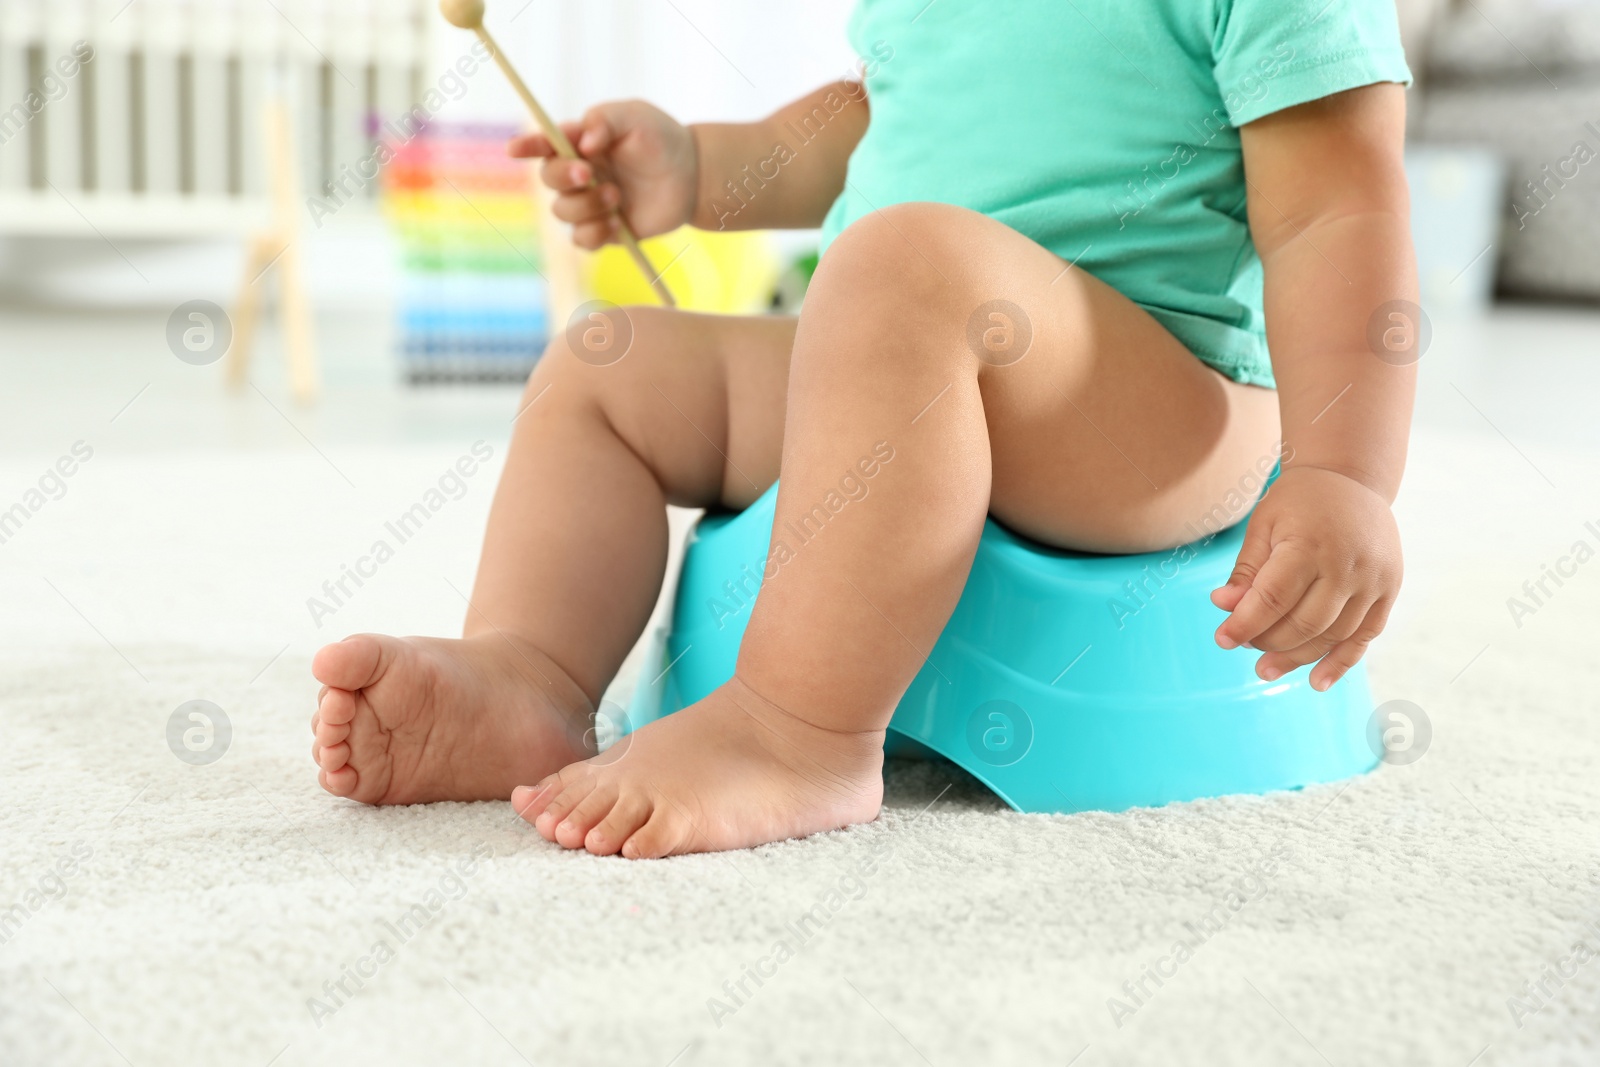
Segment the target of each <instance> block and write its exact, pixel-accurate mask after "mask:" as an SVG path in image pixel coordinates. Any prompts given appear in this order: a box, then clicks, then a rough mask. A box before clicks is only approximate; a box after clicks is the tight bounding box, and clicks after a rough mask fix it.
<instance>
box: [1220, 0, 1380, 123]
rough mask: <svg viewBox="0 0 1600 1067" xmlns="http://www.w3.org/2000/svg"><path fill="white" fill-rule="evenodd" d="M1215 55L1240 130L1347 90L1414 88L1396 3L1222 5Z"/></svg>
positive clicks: (1318, 0)
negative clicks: (1377, 86)
mask: <svg viewBox="0 0 1600 1067" xmlns="http://www.w3.org/2000/svg"><path fill="white" fill-rule="evenodd" d="M1212 56H1213V70H1214V72H1215V75H1216V79H1217V89H1218V91H1219V92H1220V93H1221V94H1222V101H1223V106H1224V107H1226V108H1227V111H1228V118H1229V120H1230V121H1231V122H1232V123H1233V124H1234V125H1235V126H1243V125H1244V124H1245V123H1247V122H1254V121H1255V120H1256V119H1259V118H1261V117H1262V116H1263V115H1270V114H1272V113H1273V112H1274V111H1282V110H1283V109H1284V108H1286V107H1293V106H1295V105H1296V104H1304V103H1306V102H1307V101H1310V100H1317V99H1320V98H1321V97H1324V96H1331V95H1332V94H1334V93H1340V92H1344V91H1345V90H1346V89H1355V88H1358V87H1360V86H1363V85H1373V84H1376V83H1378V82H1398V83H1400V84H1401V85H1410V84H1411V70H1410V68H1408V67H1407V66H1406V57H1405V52H1404V51H1402V50H1401V47H1400V25H1399V18H1398V16H1397V15H1396V13H1395V5H1394V0H1219V3H1218V24H1217V27H1216V36H1215V38H1214V40H1213V46H1212Z"/></svg>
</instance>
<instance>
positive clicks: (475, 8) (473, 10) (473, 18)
mask: <svg viewBox="0 0 1600 1067" xmlns="http://www.w3.org/2000/svg"><path fill="white" fill-rule="evenodd" d="M439 14H441V15H443V16H444V20H445V21H446V22H448V23H449V24H450V25H452V26H458V27H460V28H461V29H463V30H476V29H478V28H479V27H481V26H482V25H483V0H439Z"/></svg>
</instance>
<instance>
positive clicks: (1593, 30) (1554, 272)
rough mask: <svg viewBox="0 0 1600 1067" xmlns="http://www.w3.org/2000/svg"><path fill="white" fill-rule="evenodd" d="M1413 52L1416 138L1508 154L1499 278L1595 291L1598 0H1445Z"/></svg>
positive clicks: (1545, 289)
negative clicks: (1574, 0) (1417, 91)
mask: <svg viewBox="0 0 1600 1067" xmlns="http://www.w3.org/2000/svg"><path fill="white" fill-rule="evenodd" d="M1423 54H1425V56H1426V60H1425V62H1426V78H1425V80H1424V85H1425V91H1424V92H1422V93H1421V95H1420V99H1419V100H1417V101H1414V103H1413V107H1414V108H1416V109H1417V116H1416V121H1415V123H1414V125H1413V132H1414V134H1415V135H1416V137H1417V139H1419V140H1420V141H1422V142H1427V143H1433V144H1439V145H1476V146H1482V147H1485V148H1488V149H1491V150H1493V151H1494V152H1495V153H1497V154H1498V155H1499V156H1500V157H1501V158H1502V159H1503V160H1504V161H1505V163H1506V166H1507V172H1508V173H1507V178H1508V181H1507V187H1506V188H1505V190H1504V195H1503V199H1502V201H1501V202H1502V204H1503V205H1504V208H1503V210H1504V222H1503V225H1502V226H1501V234H1500V238H1499V240H1498V241H1497V243H1496V247H1495V249H1494V252H1493V254H1494V255H1497V256H1498V257H1499V272H1500V288H1501V289H1502V290H1504V291H1506V292H1510V293H1515V294H1519V295H1526V296H1538V297H1566V298H1582V299H1596V298H1600V5H1597V4H1594V3H1586V4H1559V5H1558V4H1552V3H1543V4H1539V3H1528V2H1526V0H1517V2H1515V3H1512V2H1509V0H1472V2H1471V3H1465V2H1460V3H1456V4H1454V5H1453V6H1452V7H1451V9H1450V10H1449V11H1447V12H1445V13H1444V14H1443V15H1442V16H1441V17H1440V18H1439V19H1438V20H1437V21H1436V22H1435V23H1434V25H1433V28H1432V31H1431V33H1430V35H1429V39H1428V41H1427V47H1426V48H1425V49H1424V50H1423ZM1580 146H1581V147H1580ZM1463 266H1465V264H1464V263H1463Z"/></svg>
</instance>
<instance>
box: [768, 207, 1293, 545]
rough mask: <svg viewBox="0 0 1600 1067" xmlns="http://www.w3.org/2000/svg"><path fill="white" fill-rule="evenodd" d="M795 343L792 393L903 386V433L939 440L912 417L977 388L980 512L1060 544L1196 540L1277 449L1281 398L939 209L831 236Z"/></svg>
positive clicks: (1013, 240)
mask: <svg viewBox="0 0 1600 1067" xmlns="http://www.w3.org/2000/svg"><path fill="white" fill-rule="evenodd" d="M796 350H797V357H796V365H795V366H794V367H793V368H792V371H791V385H790V388H791V389H795V388H803V387H805V385H806V384H807V383H808V382H809V381H810V380H812V379H813V378H816V377H822V376H827V375H833V376H838V377H848V378H850V379H851V380H853V381H854V382H855V383H856V389H857V391H869V390H874V391H877V392H879V393H880V394H882V393H885V392H889V393H892V392H894V391H895V390H900V391H903V393H904V403H905V404H906V405H908V408H907V418H908V419H909V418H911V417H913V416H915V417H916V422H915V424H914V425H912V426H909V427H908V430H910V431H916V432H929V431H932V432H934V433H937V430H936V429H935V428H936V427H937V426H938V425H939V421H940V420H939V419H938V418H936V417H935V413H936V412H937V411H938V404H937V403H935V405H934V406H933V407H932V408H930V409H928V410H927V411H926V412H925V413H924V412H922V411H921V410H920V409H921V408H922V407H923V405H924V404H926V403H928V401H929V400H931V399H933V398H934V397H935V396H936V395H938V392H939V389H940V388H941V386H942V385H944V384H950V385H952V386H955V385H958V384H959V383H963V382H970V381H973V380H975V381H976V383H977V388H978V391H979V393H980V395H981V397H982V407H983V417H984V419H985V422H986V424H987V429H988V442H989V450H990V456H989V461H990V470H991V479H992V481H991V501H990V512H991V514H992V515H994V516H995V518H997V519H998V520H1000V521H1001V522H1003V523H1004V524H1006V525H1008V526H1010V527H1011V528H1012V529H1015V530H1016V531H1018V532H1020V533H1023V534H1025V535H1027V536H1030V537H1033V538H1035V539H1037V540H1040V541H1043V542H1045V543H1048V544H1054V545H1057V546H1059V547H1063V548H1074V549H1081V550H1087V551H1099V552H1138V551H1154V550H1157V549H1161V548H1167V547H1171V546H1173V545H1177V544H1181V543H1183V542H1185V541H1188V540H1192V539H1193V538H1194V537H1195V536H1196V534H1195V533H1194V527H1192V526H1191V524H1196V525H1198V523H1199V521H1200V520H1201V519H1202V518H1203V517H1205V516H1207V515H1214V514H1215V508H1216V506H1217V505H1219V504H1221V503H1222V502H1224V501H1230V502H1236V501H1237V500H1238V497H1239V493H1240V486H1241V484H1243V485H1245V486H1246V487H1251V486H1259V484H1260V473H1259V471H1260V470H1261V469H1270V468H1271V465H1272V462H1273V461H1274V460H1275V459H1276V457H1277V455H1278V453H1279V451H1280V450H1281V449H1282V447H1283V446H1281V445H1280V443H1279V423H1278V405H1277V393H1276V392H1275V391H1273V390H1270V389H1264V388H1260V387H1257V386H1252V385H1244V384H1240V383H1238V382H1234V381H1232V380H1230V379H1228V378H1226V377H1224V376H1223V375H1222V374H1220V373H1218V372H1217V371H1216V370H1213V369H1212V368H1211V367H1209V366H1207V365H1206V364H1204V363H1202V362H1201V361H1200V360H1199V359H1198V358H1197V357H1196V356H1195V355H1194V354H1193V353H1192V352H1190V351H1189V350H1188V349H1187V348H1186V347H1185V346H1184V345H1183V344H1182V343H1181V342H1179V341H1178V340H1177V339H1176V338H1175V337H1173V336H1172V335H1171V334H1170V333H1168V332H1167V330H1166V329H1165V328H1164V327H1163V326H1161V325H1160V324H1159V323H1158V322H1157V321H1156V320H1155V319H1153V318H1152V317H1151V316H1150V315H1149V314H1148V313H1147V312H1145V311H1144V310H1143V309H1142V308H1140V307H1139V306H1138V305H1136V304H1134V303H1133V302H1132V301H1131V300H1129V299H1128V298H1126V297H1124V296H1123V295H1122V294H1121V293H1119V292H1117V291H1116V290H1115V289H1113V288H1112V287H1110V286H1109V285H1106V284H1105V283H1103V282H1101V281H1099V280H1098V279H1097V278H1095V277H1093V276H1092V275H1090V274H1088V273H1087V272H1085V271H1084V270H1082V269H1081V268H1078V267H1074V266H1070V265H1069V264H1068V263H1067V262H1066V261H1064V260H1062V259H1061V258H1060V257H1058V256H1056V255H1054V254H1053V253H1051V252H1049V251H1048V250H1046V249H1045V248H1043V247H1041V246H1040V245H1038V244H1036V243H1035V242H1033V241H1032V240H1030V239H1028V238H1026V237H1024V236H1023V235H1021V234H1019V233H1018V232H1016V231H1015V230H1013V229H1011V228H1010V227H1008V226H1006V225H1004V224H1003V223H1000V222H998V221H996V220H994V219H992V218H989V217H987V216H985V215H982V214H979V213H977V212H974V211H969V210H967V209H964V208H960V207H954V206H951V205H947V204H937V203H904V204H896V205H892V206H889V207H885V208H883V209H882V210H879V211H875V212H872V213H871V214H868V215H867V216H865V217H863V218H862V219H861V220H859V221H857V222H856V223H854V224H852V225H851V226H850V227H848V228H847V229H846V230H845V231H844V232H843V233H842V234H840V235H839V237H838V238H837V239H836V240H835V241H834V243H833V244H832V245H831V246H830V247H829V249H828V251H827V253H826V255H825V256H824V257H823V259H822V261H821V263H820V264H819V266H818V270H817V273H816V277H815V279H814V280H813V282H812V285H811V288H810V290H809V292H808V293H807V297H806V302H805V305H804V309H803V311H802V313H801V322H800V326H799V337H798V341H797V349H796ZM795 407H796V406H795V405H791V409H792V410H793V409H794V408H795ZM1234 517H1236V518H1243V517H1244V511H1243V509H1237V508H1236V509H1235V514H1234Z"/></svg>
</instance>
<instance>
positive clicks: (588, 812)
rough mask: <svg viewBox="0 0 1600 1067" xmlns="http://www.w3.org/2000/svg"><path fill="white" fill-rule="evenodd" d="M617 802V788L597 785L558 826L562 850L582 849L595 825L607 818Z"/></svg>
mask: <svg viewBox="0 0 1600 1067" xmlns="http://www.w3.org/2000/svg"><path fill="white" fill-rule="evenodd" d="M616 802H617V787H616V786H615V785H613V784H611V783H609V782H608V783H604V784H601V785H597V786H595V788H594V791H593V792H591V793H590V794H589V795H588V796H586V797H584V798H583V800H581V801H580V802H579V803H578V805H577V806H576V807H574V808H573V809H572V810H571V811H570V812H568V813H567V817H566V818H564V819H562V820H561V822H560V823H559V824H557V826H556V843H557V844H559V845H560V846H561V847H562V848H582V847H583V841H584V838H586V837H588V836H589V831H590V830H593V829H594V827H595V824H596V823H598V822H599V821H600V820H601V819H603V818H605V817H606V813H607V812H609V811H610V810H611V809H612V807H613V806H614V805H615V804H616Z"/></svg>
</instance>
